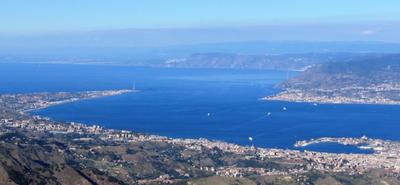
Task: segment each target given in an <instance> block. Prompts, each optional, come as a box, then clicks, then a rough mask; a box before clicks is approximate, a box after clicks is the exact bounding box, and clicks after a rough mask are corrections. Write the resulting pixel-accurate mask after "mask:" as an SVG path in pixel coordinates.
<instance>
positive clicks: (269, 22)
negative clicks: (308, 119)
mask: <svg viewBox="0 0 400 185" xmlns="http://www.w3.org/2000/svg"><path fill="white" fill-rule="evenodd" d="M399 7H400V1H399V0H29V1H26V0H1V1H0V39H2V38H3V39H4V38H6V39H9V38H11V37H12V36H18V37H19V39H21V37H20V36H21V35H32V34H33V35H45V39H44V40H49V39H50V40H51V39H53V38H54V37H46V36H47V34H48V33H51V34H61V35H62V34H69V35H68V38H72V37H74V35H72V36H71V33H73V34H82V33H84V34H85V33H87V32H93V31H94V32H98V31H100V32H101V34H100V37H99V38H100V39H101V37H103V36H106V37H108V38H111V40H112V38H115V37H119V39H122V40H124V38H121V37H120V35H121V33H120V32H118V31H115V30H124V29H125V30H127V29H135V31H134V32H132V33H134V34H135V36H136V37H137V38H139V39H141V38H146V37H147V38H149V39H148V40H151V38H154V36H157V35H159V37H160V38H162V39H165V38H166V37H168V36H170V38H169V40H171V41H174V42H175V41H179V40H182V42H183V43H185V42H188V43H191V38H194V37H196V39H197V40H198V41H195V40H193V41H192V42H193V43H196V42H200V41H201V40H200V39H203V38H204V41H207V42H209V41H216V42H218V41H230V40H257V39H260V40H279V39H283V40H378V41H394V42H399V39H398V38H394V35H396V34H397V33H398V32H399V31H400V29H399V27H400V26H399V23H400V10H399ZM165 28H172V29H176V28H179V29H181V28H184V30H186V31H182V30H180V32H179V33H182V34H184V35H185V38H183V39H182V38H180V36H179V35H178V34H175V35H174V34H173V33H172V32H173V31H171V29H169V32H167V33H165V32H163V29H165ZM252 28H256V29H252ZM137 29H151V30H152V31H151V34H148V32H147V31H139V32H140V34H142V35H143V36H141V35H140V34H138V31H137ZM194 29H207V30H206V31H204V30H201V31H198V30H194ZM154 30H159V32H157V31H154ZM108 31H109V33H107V32H108ZM113 33H114V35H113ZM159 33H163V34H164V35H163V34H159ZM214 33H216V34H214ZM51 34H50V35H51ZM122 34H123V35H125V36H128V37H131V36H132V34H129V33H127V32H123V33H122ZM165 34H167V35H165ZM89 35H90V38H89V39H87V35H86V36H85V35H83V36H82V35H79V36H78V37H74V38H79V39H81V38H86V40H91V39H92V40H93V37H96V35H99V34H97V33H95V34H94V36H93V35H92V34H89ZM116 35H117V36H116ZM228 36H229V37H228ZM61 37H62V36H60V35H58V37H57V39H60V38H61ZM219 38H222V39H220V40H218V39H219ZM95 39H97V40H98V38H95ZM135 39H136V38H132V40H131V42H135ZM22 40H23V39H22ZM37 40H42V39H41V38H37ZM53 40H54V39H53ZM10 42H11V43H14V41H12V39H11V41H10ZM110 42H112V41H110ZM143 42H146V41H143ZM152 42H154V40H153V41H152ZM168 43H169V42H165V43H164V44H168ZM176 43H177V44H179V43H180V42H176ZM176 43H170V44H176ZM146 44H147V45H157V44H161V42H160V43H155V44H148V43H144V44H143V45H146ZM139 45H140V44H139Z"/></svg>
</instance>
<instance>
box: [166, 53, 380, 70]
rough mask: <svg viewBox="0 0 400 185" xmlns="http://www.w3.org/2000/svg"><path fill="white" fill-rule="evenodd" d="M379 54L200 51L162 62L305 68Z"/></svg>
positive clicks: (226, 66) (211, 65)
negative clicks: (256, 53)
mask: <svg viewBox="0 0 400 185" xmlns="http://www.w3.org/2000/svg"><path fill="white" fill-rule="evenodd" d="M376 55H377V54H360V53H357V54H355V53H310V54H275V55H249V54H229V53H198V54H193V55H190V56H189V57H186V58H173V59H169V60H166V61H165V62H164V63H161V64H160V66H162V67H184V68H230V69H273V70H294V71H303V70H305V69H307V68H309V67H312V66H314V65H316V64H321V63H329V62H336V61H349V60H354V59H362V58H369V57H376Z"/></svg>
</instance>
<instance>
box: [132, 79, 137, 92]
mask: <svg viewBox="0 0 400 185" xmlns="http://www.w3.org/2000/svg"><path fill="white" fill-rule="evenodd" d="M132 90H136V81H133V83H132Z"/></svg>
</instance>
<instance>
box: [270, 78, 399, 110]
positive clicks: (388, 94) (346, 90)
mask: <svg viewBox="0 0 400 185" xmlns="http://www.w3.org/2000/svg"><path fill="white" fill-rule="evenodd" d="M399 92H400V84H397V83H385V84H379V85H374V86H367V87H364V86H351V87H342V88H337V89H307V90H304V89H290V88H289V89H285V90H284V91H282V92H280V93H278V94H276V95H273V96H268V97H264V98H262V100H275V101H291V102H309V103H333V104H387V105H399V104H400V100H399V99H398V98H397V96H398V93H399Z"/></svg>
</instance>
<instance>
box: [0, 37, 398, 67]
mask: <svg viewBox="0 0 400 185" xmlns="http://www.w3.org/2000/svg"><path fill="white" fill-rule="evenodd" d="M126 39H128V38H126ZM3 40H4V39H3ZM53 40H54V39H53ZM53 40H52V41H53ZM54 42H55V41H54ZM82 42H83V41H82ZM121 42H122V41H121ZM132 42H133V41H132ZM0 43H1V44H0V62H21V61H27V62H38V61H40V62H43V61H62V62H67V63H74V62H82V61H84V62H86V63H90V62H93V63H98V62H105V63H112V64H115V63H117V64H120V63H123V64H130V65H154V63H160V62H163V61H166V60H170V59H174V58H190V57H196V56H198V54H203V55H204V54H208V55H211V54H214V55H215V53H219V54H233V55H238V56H239V55H240V56H242V55H260V56H264V55H268V56H271V55H282V54H285V55H287V54H310V53H314V54H328V55H331V54H332V53H356V54H366V53H385V54H388V53H400V44H399V43H387V42H305V41H282V42H278V41H241V42H220V43H201V44H186V45H185V44H179V45H169V46H160V47H150V46H147V47H144V46H133V45H132V46H131V45H129V44H128V45H124V46H115V45H107V44H102V43H99V44H96V43H97V41H96V40H94V41H91V40H90V39H89V40H85V43H91V45H83V46H81V45H79V44H78V43H76V44H74V43H73V42H72V41H68V42H67V43H65V44H62V43H64V42H62V43H59V44H58V45H56V44H53V45H51V44H45V43H46V42H45V41H43V40H41V39H39V38H36V39H32V38H26V39H20V40H18V43H21V44H17V43H13V42H12V40H10V39H8V40H5V41H4V42H2V39H1V38H0ZM7 43H10V44H7ZM57 43H58V42H57ZM196 53H197V54H196ZM193 54H196V56H192V55H193ZM223 57H224V58H226V56H223ZM318 57H319V56H318ZM197 58H198V57H197ZM258 58H259V57H258Z"/></svg>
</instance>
